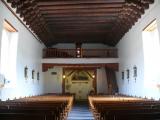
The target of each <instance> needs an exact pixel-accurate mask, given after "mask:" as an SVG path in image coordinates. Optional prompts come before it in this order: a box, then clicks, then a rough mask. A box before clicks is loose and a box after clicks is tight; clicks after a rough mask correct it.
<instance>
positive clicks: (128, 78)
mask: <svg viewBox="0 0 160 120" xmlns="http://www.w3.org/2000/svg"><path fill="white" fill-rule="evenodd" d="M126 72H127V79H128V82H129V69H127V70H126Z"/></svg>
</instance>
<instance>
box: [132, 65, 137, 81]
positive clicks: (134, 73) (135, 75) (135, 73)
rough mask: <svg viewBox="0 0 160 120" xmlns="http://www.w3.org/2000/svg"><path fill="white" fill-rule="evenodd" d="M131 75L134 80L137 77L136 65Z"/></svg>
mask: <svg viewBox="0 0 160 120" xmlns="http://www.w3.org/2000/svg"><path fill="white" fill-rule="evenodd" d="M133 77H134V78H135V82H136V78H137V66H134V67H133Z"/></svg>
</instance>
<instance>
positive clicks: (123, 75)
mask: <svg viewBox="0 0 160 120" xmlns="http://www.w3.org/2000/svg"><path fill="white" fill-rule="evenodd" d="M122 80H124V71H123V72H122Z"/></svg>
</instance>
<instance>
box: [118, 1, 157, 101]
mask: <svg viewBox="0 0 160 120" xmlns="http://www.w3.org/2000/svg"><path fill="white" fill-rule="evenodd" d="M159 11H160V1H159V0H155V3H154V4H152V5H151V6H150V9H149V10H147V11H146V13H145V14H144V15H143V16H142V17H141V19H139V20H138V22H137V23H136V24H135V26H133V27H132V28H131V29H130V30H129V32H127V33H126V34H125V35H124V36H123V38H122V39H121V40H120V42H119V43H118V45H117V48H118V50H119V63H120V64H119V72H117V79H118V86H119V92H120V93H123V94H127V95H136V96H141V97H145V96H147V97H148V98H150V97H153V98H155V99H158V98H159V97H160V91H159V92H158V91H154V90H152V89H147V88H145V87H144V81H145V79H144V76H145V74H144V66H145V65H144V53H143V52H144V51H143V41H142V30H143V29H144V28H145V27H146V26H147V25H148V24H149V23H150V22H151V21H153V20H154V19H155V18H156V19H157V22H158V28H159V29H160V14H159ZM159 33H160V32H159ZM134 65H136V66H137V69H138V71H137V72H138V77H137V78H136V82H135V78H134V77H133V66H134ZM157 67H160V66H157ZM126 69H129V70H130V78H129V82H128V79H127V78H126ZM122 71H124V72H125V79H124V80H122V79H121V72H122ZM153 72H154V71H153ZM149 93H151V94H149Z"/></svg>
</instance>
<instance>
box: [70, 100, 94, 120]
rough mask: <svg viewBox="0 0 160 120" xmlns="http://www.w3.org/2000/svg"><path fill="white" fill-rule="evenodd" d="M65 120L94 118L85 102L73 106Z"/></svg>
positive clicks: (88, 119) (90, 119)
mask: <svg viewBox="0 0 160 120" xmlns="http://www.w3.org/2000/svg"><path fill="white" fill-rule="evenodd" d="M67 120H94V118H93V115H92V113H91V112H90V111H89V107H88V104H87V103H86V102H85V103H84V102H78V103H76V104H74V105H73V108H72V110H71V111H70V113H69V115H68V119H67Z"/></svg>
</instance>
